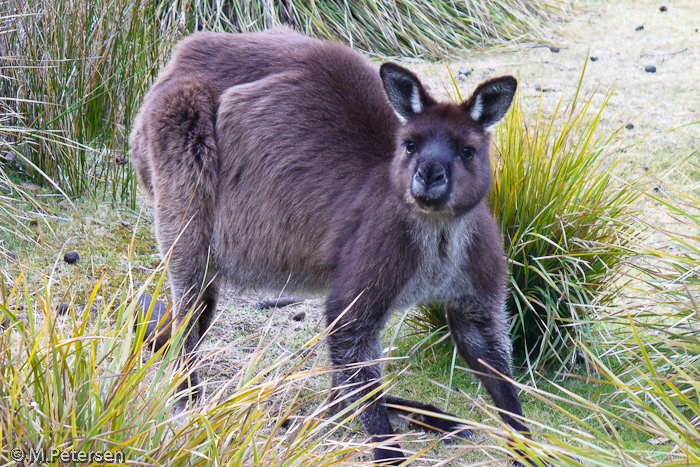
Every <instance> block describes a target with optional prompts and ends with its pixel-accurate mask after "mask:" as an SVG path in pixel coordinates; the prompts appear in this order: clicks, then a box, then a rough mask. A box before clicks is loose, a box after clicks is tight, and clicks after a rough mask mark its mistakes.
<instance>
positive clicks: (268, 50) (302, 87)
mask: <svg viewBox="0 0 700 467" xmlns="http://www.w3.org/2000/svg"><path fill="white" fill-rule="evenodd" d="M516 86H517V81H516V80H515V78H513V77H511V76H503V77H499V78H495V79H490V80H488V81H486V82H484V83H482V84H481V85H479V86H478V87H477V88H476V90H475V91H474V93H473V94H472V96H471V97H470V98H469V99H467V100H465V101H464V102H462V103H458V104H455V103H440V102H437V101H436V100H435V99H433V98H432V97H431V96H430V95H429V94H428V92H427V91H426V89H425V87H424V86H423V85H422V84H421V82H420V81H419V79H418V78H417V77H416V75H415V74H413V73H412V72H411V71H409V70H407V69H405V68H403V67H401V66H399V65H396V64H393V63H384V64H383V65H381V67H380V68H379V70H378V69H377V67H376V66H375V65H374V64H372V63H370V62H369V61H368V60H366V59H365V58H364V57H363V56H362V55H360V54H359V53H357V52H354V51H352V50H351V49H349V48H348V47H346V46H343V45H340V44H335V43H328V42H324V41H321V40H317V39H313V38H309V37H306V36H303V35H301V34H298V33H295V32H293V31H291V30H289V29H285V28H282V29H274V30H270V31H267V32H262V33H245V34H220V33H210V32H200V33H196V34H194V35H193V36H191V37H189V38H187V39H185V40H183V41H182V42H181V43H180V44H179V45H178V46H177V47H176V49H175V51H174V53H173V56H172V59H171V60H170V62H169V63H168V65H167V66H166V67H165V68H164V70H163V71H162V72H161V73H160V75H159V76H158V78H157V80H156V82H155V83H154V85H153V86H152V88H151V89H150V91H149V92H148V93H147V95H146V96H145V98H144V100H143V103H142V106H141V108H140V111H139V113H138V115H137V117H136V119H135V121H134V126H133V131H132V132H131V135H130V140H129V141H130V147H131V158H132V161H133V164H134V167H135V169H136V173H137V176H138V180H139V182H140V184H141V185H142V186H143V187H145V189H146V191H147V192H148V194H149V197H150V199H151V200H152V203H153V211H154V219H155V234H156V238H157V241H158V247H159V250H160V252H161V254H162V255H163V256H165V255H166V254H168V253H170V260H169V263H168V275H169V280H170V287H171V290H172V302H173V304H174V313H173V314H174V316H175V319H177V320H183V319H185V316H186V314H187V313H188V312H189V311H190V310H192V309H193V308H194V309H196V310H197V312H196V313H195V315H194V317H193V318H192V319H191V320H189V321H188V324H187V326H188V328H187V337H186V341H185V343H184V352H185V354H190V353H192V352H193V351H194V350H195V348H196V345H197V342H198V341H199V338H200V336H201V335H202V334H203V333H204V332H205V331H206V330H207V328H208V327H209V325H210V324H211V321H212V318H213V316H214V313H215V308H216V302H217V293H218V290H219V287H220V285H221V283H222V281H224V280H226V281H228V282H229V283H231V284H232V285H233V286H235V287H237V288H240V289H244V288H250V287H256V288H261V287H268V288H271V289H276V290H280V289H282V288H284V289H285V290H287V291H295V290H298V291H311V292H324V291H325V292H327V294H328V298H327V301H326V305H325V317H326V320H327V323H328V324H329V325H330V324H331V323H334V322H335V328H334V332H332V333H331V334H330V336H329V337H328V345H329V348H330V357H331V360H332V362H333V364H334V365H337V366H338V368H340V369H339V370H338V372H337V373H336V375H335V376H334V383H333V384H334V387H335V388H337V390H338V391H340V392H341V393H343V394H346V395H347V399H348V400H349V401H350V402H352V401H357V400H359V399H360V398H362V397H365V396H367V395H368V394H370V392H371V391H373V390H376V389H377V387H378V386H379V385H380V384H381V379H382V368H381V365H380V364H379V363H376V361H377V360H378V359H380V358H381V357H382V348H381V342H380V331H381V329H382V328H383V326H384V325H385V323H386V321H387V319H388V318H389V315H390V314H391V313H392V311H394V310H400V309H406V308H407V307H410V306H413V305H414V304H416V303H428V302H430V303H435V302H439V303H442V304H443V305H444V308H445V311H446V315H447V321H448V324H449V329H450V334H451V336H452V339H453V341H454V343H455V345H456V346H457V349H458V351H459V354H460V355H461V357H462V358H463V359H464V360H465V361H466V363H467V364H468V365H469V366H470V367H471V368H472V369H473V370H474V372H475V373H476V375H477V376H478V377H479V378H480V379H481V381H482V382H483V384H484V386H485V388H486V390H487V391H488V393H489V394H490V396H491V397H492V399H493V401H494V403H495V405H496V406H497V407H498V408H499V409H500V410H501V411H502V412H501V417H502V419H503V420H504V422H505V423H507V424H508V425H510V426H511V427H512V428H514V429H515V430H517V431H520V432H523V433H525V434H527V433H528V428H527V427H526V426H525V425H524V424H523V423H522V422H521V421H520V420H519V416H520V415H521V414H522V411H521V406H520V401H519V399H518V394H517V390H516V388H515V386H514V385H513V384H512V383H511V382H510V381H509V380H508V379H507V378H509V377H510V376H511V365H512V360H511V343H510V339H509V336H508V321H507V314H506V311H505V306H504V303H505V295H506V260H505V255H504V252H503V247H502V235H501V232H500V231H499V228H498V227H497V225H496V222H495V220H494V218H493V216H492V214H491V213H490V211H489V207H488V204H487V200H486V197H487V192H488V191H489V188H490V184H491V177H492V174H491V162H490V144H491V143H490V131H491V130H492V129H493V128H494V126H495V125H496V124H497V123H498V122H499V121H500V120H501V118H502V117H503V116H504V115H505V114H506V112H507V111H508V108H509V107H510V104H511V102H512V99H513V96H514V93H515V90H516ZM336 321H337V322H336ZM164 336H165V337H164ZM166 338H167V332H164V333H161V335H160V336H159V338H158V339H159V343H157V344H162V342H164V341H165V339H166ZM365 362H375V363H371V364H365V365H359V364H362V363H365ZM349 365H350V366H351V369H347V368H348V366H349ZM501 375H503V376H505V377H506V378H503V377H502V376H501ZM189 384H191V385H192V386H197V385H198V384H199V379H198V376H197V374H196V373H193V374H192V375H191V377H190V380H189ZM358 388H361V389H359V390H358ZM392 402H393V403H396V402H398V403H399V404H401V405H408V406H413V407H420V408H424V409H426V408H427V409H428V410H430V411H432V412H436V413H437V414H439V413H441V411H440V410H438V409H437V408H435V407H433V406H432V405H428V404H422V403H420V402H415V401H408V400H405V399H399V398H395V397H392V396H390V395H388V394H382V393H381V392H378V393H377V394H376V395H374V397H370V398H368V399H367V401H366V402H365V403H364V405H363V410H362V412H361V413H360V415H359V417H360V419H361V421H362V422H363V424H364V427H365V429H366V431H367V432H368V433H369V434H370V435H371V436H372V439H373V441H375V442H383V443H382V445H381V446H380V447H377V448H375V450H374V456H375V459H376V460H377V461H378V462H380V463H390V464H398V463H400V462H401V461H402V460H403V459H405V454H404V452H403V451H402V450H401V448H400V446H399V445H398V444H391V443H390V442H389V443H387V442H386V441H387V440H389V439H390V438H391V437H392V434H393V433H394V431H393V428H392V426H391V423H390V420H389V411H388V409H387V407H386V405H385V404H387V403H392ZM423 421H424V423H425V424H427V425H429V426H431V427H433V428H435V429H437V430H439V431H448V432H449V431H455V432H459V431H460V429H462V428H463V426H462V425H459V424H457V423H453V422H448V421H445V420H444V419H441V418H440V417H423ZM464 433H466V432H464ZM523 462H528V463H531V462H533V461H528V460H527V459H525V460H523Z"/></svg>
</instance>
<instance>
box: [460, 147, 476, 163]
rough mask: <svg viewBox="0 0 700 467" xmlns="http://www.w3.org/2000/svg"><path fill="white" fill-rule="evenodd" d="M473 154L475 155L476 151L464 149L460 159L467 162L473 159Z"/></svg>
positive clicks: (468, 148)
mask: <svg viewBox="0 0 700 467" xmlns="http://www.w3.org/2000/svg"><path fill="white" fill-rule="evenodd" d="M474 154H476V149H474V148H470V147H465V148H464V149H462V157H463V158H465V159H467V160H469V159H471V158H472V157H474Z"/></svg>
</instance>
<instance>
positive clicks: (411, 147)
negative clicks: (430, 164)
mask: <svg viewBox="0 0 700 467" xmlns="http://www.w3.org/2000/svg"><path fill="white" fill-rule="evenodd" d="M414 152H416V144H415V143H414V142H413V141H409V142H407V143H406V154H413V153H414Z"/></svg>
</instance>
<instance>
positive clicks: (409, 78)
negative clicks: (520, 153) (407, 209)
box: [380, 63, 517, 216]
mask: <svg viewBox="0 0 700 467" xmlns="http://www.w3.org/2000/svg"><path fill="white" fill-rule="evenodd" d="M380 75H381V78H382V81H383V83H384V89H385V91H386V94H387V97H388V98H389V102H390V103H391V105H392V106H393V108H394V111H395V112H396V115H397V116H398V118H399V120H400V121H401V123H402V125H401V126H400V128H399V131H398V133H397V142H396V153H395V155H394V160H393V163H392V164H393V165H392V177H393V182H394V184H395V186H396V187H398V189H399V190H400V192H401V195H402V196H403V197H404V199H406V201H408V202H409V203H410V204H412V205H414V206H416V207H417V209H418V211H419V212H421V213H424V214H427V215H433V214H435V213H441V214H446V215H453V216H456V215H460V214H463V213H466V212H468V211H469V210H470V209H472V208H473V207H475V206H476V205H477V204H479V202H480V201H481V200H482V199H483V198H484V197H485V196H486V194H487V192H488V190H489V188H490V186H491V176H492V175H491V155H490V144H491V137H490V131H491V130H492V129H493V127H494V126H495V125H496V124H497V123H498V122H499V121H500V120H501V119H502V118H503V116H504V115H505V114H506V112H507V111H508V108H509V107H510V104H511V102H512V100H513V96H514V94H515V89H516V87H517V81H516V79H515V78H513V77H512V76H502V77H500V78H494V79H490V80H488V81H486V82H484V83H482V84H481V85H479V87H477V88H476V90H475V91H474V93H473V94H472V96H471V97H470V98H469V99H467V100H465V101H464V102H462V103H460V104H452V103H439V102H437V101H435V100H434V99H433V98H432V97H430V95H428V93H427V92H426V91H425V89H424V88H423V85H422V84H421V83H420V81H419V80H418V78H417V77H416V76H415V75H414V74H413V73H411V72H410V71H409V70H407V69H405V68H403V67H400V66H398V65H395V64H393V63H385V64H384V65H382V67H381V69H380Z"/></svg>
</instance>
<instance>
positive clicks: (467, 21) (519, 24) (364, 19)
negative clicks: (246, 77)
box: [196, 0, 570, 59]
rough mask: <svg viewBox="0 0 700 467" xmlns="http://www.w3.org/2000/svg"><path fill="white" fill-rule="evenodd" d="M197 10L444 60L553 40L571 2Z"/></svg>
mask: <svg viewBox="0 0 700 467" xmlns="http://www.w3.org/2000/svg"><path fill="white" fill-rule="evenodd" d="M196 9H197V13H196V16H197V17H198V18H202V19H203V20H204V24H207V25H210V26H213V27H215V28H217V29H218V28H221V29H222V30H230V31H259V30H262V29H266V28H269V27H271V26H278V25H280V24H288V25H291V26H292V27H294V28H295V29H297V30H299V31H302V32H304V33H306V34H309V35H312V36H316V37H320V38H323V39H331V40H337V39H340V40H341V41H343V42H345V43H347V44H349V45H351V46H352V47H356V48H358V49H360V50H363V51H365V52H367V53H370V54H374V55H380V56H383V57H387V56H389V57H395V56H408V57H423V58H429V59H441V58H442V57H444V56H446V55H455V54H458V55H459V54H464V52H465V49H466V48H469V47H476V46H483V45H488V44H503V43H507V42H513V41H519V42H523V41H531V42H542V41H548V40H551V32H550V31H551V28H550V27H549V26H550V24H551V23H552V22H554V21H556V20H559V19H561V18H562V17H563V16H564V14H565V13H566V12H568V11H569V9H570V6H569V5H568V4H567V3H565V2H558V1H555V2H545V1H540V0H501V1H494V0H489V1H475V0H465V1H460V2H453V1H444V0H440V1H435V0H397V1H392V2H389V1H385V0H372V1H369V2H335V1H328V0H322V1H317V2H312V3H309V2H306V1H301V0H290V1H281V0H275V1H272V2H265V1H253V2H233V3H232V4H229V3H226V4H224V5H221V4H217V6H216V7H213V6H212V5H211V4H207V3H197V4H196Z"/></svg>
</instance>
